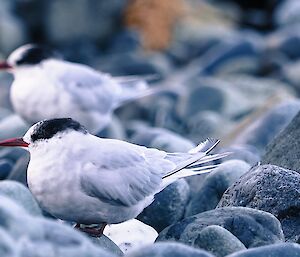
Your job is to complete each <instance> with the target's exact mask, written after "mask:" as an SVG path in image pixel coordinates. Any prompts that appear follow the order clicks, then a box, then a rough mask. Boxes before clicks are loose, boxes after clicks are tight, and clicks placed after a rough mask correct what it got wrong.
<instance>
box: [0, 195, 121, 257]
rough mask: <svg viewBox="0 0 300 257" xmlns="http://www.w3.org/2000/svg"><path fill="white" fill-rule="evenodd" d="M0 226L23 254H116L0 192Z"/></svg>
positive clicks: (110, 256) (90, 256) (94, 256)
mask: <svg viewBox="0 0 300 257" xmlns="http://www.w3.org/2000/svg"><path fill="white" fill-rule="evenodd" d="M0 229H3V230H5V231H6V233H7V234H8V235H10V236H11V237H12V238H13V239H14V245H17V247H18V249H19V252H20V253H22V255H21V256H24V257H25V256H36V257H48V256H49V257H53V256H57V257H77V256H78V257H81V256H87V257H98V256H103V257H113V256H115V255H114V254H112V253H110V252H107V251H106V250H104V249H102V248H101V247H97V246H96V245H94V244H93V243H92V242H91V241H90V240H89V239H88V238H87V237H86V236H85V235H84V234H82V233H80V232H78V231H76V230H75V229H73V228H71V227H69V226H67V225H65V224H62V223H58V222H57V221H52V220H49V219H45V218H43V217H35V216H31V215H29V214H28V213H27V212H26V211H25V210H24V209H23V208H22V207H21V206H20V205H18V204H17V203H16V202H14V201H13V200H11V199H9V198H7V197H4V196H0ZM115 247H117V246H115Z"/></svg>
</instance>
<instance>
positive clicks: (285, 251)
mask: <svg viewBox="0 0 300 257" xmlns="http://www.w3.org/2000/svg"><path fill="white" fill-rule="evenodd" d="M261 256H272V257H299V256H300V246H299V245H298V244H295V243H281V244H275V245H267V246H261V247H257V248H254V249H249V250H246V251H240V252H237V253H233V254H230V255H227V257H261Z"/></svg>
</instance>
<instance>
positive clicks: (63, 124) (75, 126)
mask: <svg viewBox="0 0 300 257" xmlns="http://www.w3.org/2000/svg"><path fill="white" fill-rule="evenodd" d="M75 131H76V132H79V133H81V134H87V133H88V132H87V130H86V129H85V128H84V127H83V126H82V125H81V124H80V123H79V122H77V121H75V120H73V119H71V118H60V119H51V120H43V121H40V122H38V123H36V124H34V125H33V126H32V127H31V128H29V129H28V131H27V132H26V134H25V135H24V137H23V138H11V139H7V140H4V141H1V142H0V146H21V147H34V146H36V145H39V144H40V143H45V142H48V141H50V140H51V139H55V140H58V139H62V138H63V137H64V136H65V135H67V134H69V133H70V132H75Z"/></svg>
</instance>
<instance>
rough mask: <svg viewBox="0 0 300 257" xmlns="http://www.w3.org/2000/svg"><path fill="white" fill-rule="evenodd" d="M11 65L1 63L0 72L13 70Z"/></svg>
mask: <svg viewBox="0 0 300 257" xmlns="http://www.w3.org/2000/svg"><path fill="white" fill-rule="evenodd" d="M11 68H12V67H11V65H9V64H8V63H7V62H5V61H4V62H0V70H7V69H11Z"/></svg>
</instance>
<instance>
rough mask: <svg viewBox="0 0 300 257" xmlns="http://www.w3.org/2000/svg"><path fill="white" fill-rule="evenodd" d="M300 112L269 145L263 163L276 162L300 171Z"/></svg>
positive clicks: (278, 164)
mask: <svg viewBox="0 0 300 257" xmlns="http://www.w3.org/2000/svg"><path fill="white" fill-rule="evenodd" d="M299 136H300V113H298V114H297V116H296V117H295V118H294V119H293V120H292V121H291V123H290V124H289V125H288V126H287V128H286V129H285V130H283V131H282V132H281V133H280V134H279V135H278V136H277V137H276V138H275V139H274V140H273V141H272V142H271V143H270V144H269V145H268V146H267V149H266V153H265V155H264V156H263V157H262V160H261V162H262V163H263V164H274V165H277V166H280V167H283V168H286V169H290V170H294V171H297V172H300V160H299V154H300V147H299V141H298V140H297V139H298V138H299Z"/></svg>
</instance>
